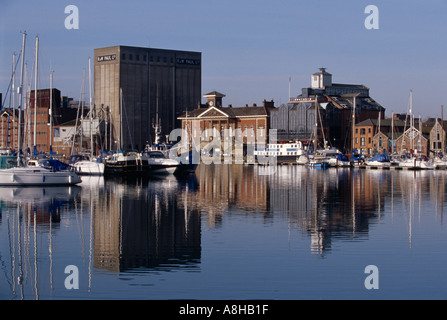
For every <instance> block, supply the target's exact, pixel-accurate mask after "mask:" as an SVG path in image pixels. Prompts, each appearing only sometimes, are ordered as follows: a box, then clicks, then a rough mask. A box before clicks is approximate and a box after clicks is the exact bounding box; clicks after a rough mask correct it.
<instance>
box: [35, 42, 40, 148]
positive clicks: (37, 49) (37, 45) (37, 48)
mask: <svg viewBox="0 0 447 320" xmlns="http://www.w3.org/2000/svg"><path fill="white" fill-rule="evenodd" d="M38 55H39V36H36V61H35V70H34V71H35V74H34V77H35V79H34V147H36V146H37V67H38V63H37V59H38Z"/></svg>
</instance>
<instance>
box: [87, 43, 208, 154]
mask: <svg viewBox="0 0 447 320" xmlns="http://www.w3.org/2000/svg"><path fill="white" fill-rule="evenodd" d="M201 87H202V54H201V52H193V51H181V50H166V49H155V48H141V47H129V46H113V47H106V48H98V49H95V50H94V103H95V106H96V108H103V109H105V110H108V114H109V115H110V119H109V125H108V128H107V129H106V130H107V131H108V132H109V139H107V140H108V141H107V142H106V149H109V150H118V149H135V150H142V149H144V147H145V145H146V144H148V143H152V142H153V141H154V129H153V126H154V125H155V124H156V123H155V122H156V119H159V124H160V126H161V130H162V131H161V135H162V137H163V138H164V137H165V136H166V135H168V134H169V133H170V132H171V131H172V130H173V129H175V128H180V127H181V123H180V122H179V120H178V119H177V118H178V117H179V116H181V115H182V114H183V113H184V112H185V111H188V110H193V109H194V108H196V107H197V105H198V104H200V101H201ZM163 140H164V139H163Z"/></svg>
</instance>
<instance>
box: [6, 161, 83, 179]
mask: <svg viewBox="0 0 447 320" xmlns="http://www.w3.org/2000/svg"><path fill="white" fill-rule="evenodd" d="M80 182H81V178H80V177H79V175H78V174H77V173H76V172H74V170H72V168H71V167H70V166H68V165H66V164H64V163H62V162H60V161H57V160H54V159H44V160H42V161H40V162H39V161H38V160H30V161H29V162H28V166H26V167H23V166H19V167H17V168H10V169H2V170H0V186H42V185H45V186H46V185H75V184H78V183H80Z"/></svg>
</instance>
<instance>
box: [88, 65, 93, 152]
mask: <svg viewBox="0 0 447 320" xmlns="http://www.w3.org/2000/svg"><path fill="white" fill-rule="evenodd" d="M90 60H91V59H90V57H89V58H88V81H89V83H88V91H89V101H90V160H92V159H93V132H92V121H93V107H92V70H91V66H90V65H91V63H90Z"/></svg>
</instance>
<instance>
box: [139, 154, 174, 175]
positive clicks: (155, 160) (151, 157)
mask: <svg viewBox="0 0 447 320" xmlns="http://www.w3.org/2000/svg"><path fill="white" fill-rule="evenodd" d="M141 158H142V161H143V162H145V163H146V165H145V170H146V171H147V172H149V173H174V172H175V171H176V170H177V168H178V167H179V166H180V162H179V161H177V160H174V159H170V158H167V157H166V156H165V154H164V153H163V152H161V151H146V152H144V153H143V154H142V155H141Z"/></svg>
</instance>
